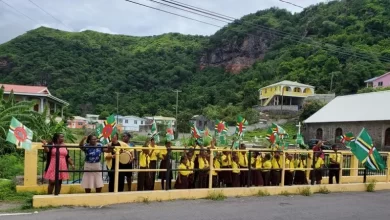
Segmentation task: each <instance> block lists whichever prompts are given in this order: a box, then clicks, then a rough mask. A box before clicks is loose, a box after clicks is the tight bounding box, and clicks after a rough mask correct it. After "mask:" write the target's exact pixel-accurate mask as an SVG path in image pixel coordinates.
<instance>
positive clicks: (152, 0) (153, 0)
mask: <svg viewBox="0 0 390 220" xmlns="http://www.w3.org/2000/svg"><path fill="white" fill-rule="evenodd" d="M145 1H151V2H154V3H157V4H161V5H164V6H167V7H170V8H175V9H178V10H182V11H186V12H189V13H191V14H196V15H200V16H203V17H206V18H210V19H213V20H216V21H221V22H226V21H224V20H221V19H218V18H214V17H211V16H207V15H202V14H199V13H196V12H193V11H190V10H186V9H181V8H179V7H176V6H172V5H169V4H165V3H162V2H158V1H155V0H145Z"/></svg>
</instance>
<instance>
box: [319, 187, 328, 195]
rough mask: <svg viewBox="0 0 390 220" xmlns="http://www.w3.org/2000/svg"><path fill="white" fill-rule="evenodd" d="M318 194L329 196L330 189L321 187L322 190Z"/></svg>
mask: <svg viewBox="0 0 390 220" xmlns="http://www.w3.org/2000/svg"><path fill="white" fill-rule="evenodd" d="M318 193H321V194H329V193H330V190H329V189H328V188H326V186H321V187H320V189H319V190H318Z"/></svg>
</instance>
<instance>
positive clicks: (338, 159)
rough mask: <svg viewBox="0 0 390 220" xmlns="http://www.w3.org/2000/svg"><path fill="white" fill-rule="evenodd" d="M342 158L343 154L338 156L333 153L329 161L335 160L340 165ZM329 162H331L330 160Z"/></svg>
mask: <svg viewBox="0 0 390 220" xmlns="http://www.w3.org/2000/svg"><path fill="white" fill-rule="evenodd" d="M342 157H343V156H342V155H341V154H336V153H332V154H330V155H329V159H333V160H335V161H336V162H337V163H338V164H340V162H341V158H342ZM329 162H330V160H329ZM330 163H332V162H330Z"/></svg>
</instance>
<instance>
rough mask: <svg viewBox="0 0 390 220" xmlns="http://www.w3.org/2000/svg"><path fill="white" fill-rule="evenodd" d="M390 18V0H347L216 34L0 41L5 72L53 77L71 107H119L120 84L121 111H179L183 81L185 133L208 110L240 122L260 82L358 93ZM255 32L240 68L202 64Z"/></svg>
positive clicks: (12, 76)
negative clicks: (255, 44) (254, 44)
mask: <svg viewBox="0 0 390 220" xmlns="http://www.w3.org/2000/svg"><path fill="white" fill-rule="evenodd" d="M389 21H390V2H389V1H385V0H354V1H350V0H341V1H331V2H329V3H320V4H318V5H316V6H312V7H309V8H307V9H305V10H303V11H302V12H301V13H296V14H292V13H290V12H288V11H286V10H280V9H276V8H272V9H269V10H264V11H258V12H256V13H253V14H250V15H247V16H244V17H243V18H242V19H240V20H236V21H235V22H233V23H231V24H230V25H227V26H226V27H224V28H222V29H221V30H219V31H218V32H217V33H216V34H214V35H213V36H210V37H202V36H189V35H181V34H174V33H170V34H163V35H159V36H152V37H131V36H122V35H108V34H102V33H97V32H93V31H84V32H80V33H69V32H63V31H59V30H53V29H49V28H38V29H36V30H32V31H29V32H28V33H26V34H24V35H22V36H20V37H18V38H16V39H14V40H12V41H10V42H8V43H5V44H3V45H0V63H3V65H0V77H1V79H2V82H9V83H20V84H46V85H48V86H49V89H50V90H51V92H52V93H53V94H54V95H56V96H58V97H60V98H62V99H65V100H67V101H69V102H70V103H71V107H70V109H69V112H68V114H71V115H84V114H86V113H96V114H100V113H103V114H105V115H107V113H115V112H116V103H117V99H116V93H115V92H119V113H120V114H122V115H139V116H145V115H165V116H175V104H176V96H175V95H176V94H175V93H174V92H172V89H179V90H181V91H182V92H181V93H180V94H179V109H178V110H179V117H178V118H179V124H178V125H179V128H180V129H182V130H181V131H183V130H186V131H188V120H189V119H190V117H191V116H192V115H195V114H201V113H203V112H205V113H206V114H207V115H210V116H212V117H217V115H218V118H220V117H222V118H224V119H225V120H227V121H231V122H232V121H234V120H233V118H234V117H236V113H237V112H241V113H242V112H245V110H246V109H248V108H251V107H252V106H253V105H256V104H258V89H259V88H260V87H262V86H264V85H267V84H269V83H274V82H276V81H280V80H284V79H286V80H293V81H299V82H301V83H306V84H310V85H313V86H315V87H316V91H317V93H323V92H329V91H330V92H336V94H337V95H339V94H351V93H356V92H357V91H358V90H359V89H360V88H362V87H363V86H364V80H366V79H369V78H372V77H374V76H378V75H381V74H383V73H384V72H386V71H387V70H389V69H390V66H389V63H390V40H389V37H388V36H389V35H388V34H387V33H389V31H390V22H389ZM270 28H272V29H270ZM274 30H276V31H274ZM250 38H257V39H258V41H259V42H262V44H264V45H263V46H264V47H266V48H267V49H266V50H265V54H260V55H258V57H256V58H259V59H257V61H256V62H255V63H254V64H253V65H252V66H250V67H249V68H247V69H244V70H242V71H241V73H239V74H231V73H226V72H225V70H224V69H223V68H220V67H206V68H199V67H200V62H199V61H200V60H201V58H202V57H203V55H204V54H206V53H209V52H211V51H220V52H224V51H229V49H232V50H237V51H240V50H241V48H242V47H241V46H242V45H243V42H245V40H247V39H250ZM229 45H232V47H233V48H230V47H229ZM253 52H255V53H260V51H256V50H253ZM216 55H218V54H216ZM243 58H244V59H246V57H243ZM260 58H262V59H260ZM248 59H254V58H248ZM252 61H253V60H252ZM4 64H5V65H4ZM332 81H333V84H332ZM229 104H231V105H229ZM209 105H210V106H209ZM221 109H222V111H221V112H222V113H221V114H218V111H219V110H221Z"/></svg>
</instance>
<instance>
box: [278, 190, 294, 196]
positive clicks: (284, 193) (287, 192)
mask: <svg viewBox="0 0 390 220" xmlns="http://www.w3.org/2000/svg"><path fill="white" fill-rule="evenodd" d="M280 195H281V196H291V195H292V193H290V192H289V191H287V190H283V191H282V192H280Z"/></svg>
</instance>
